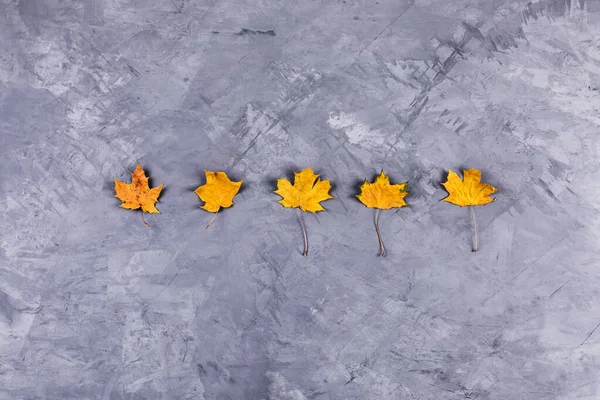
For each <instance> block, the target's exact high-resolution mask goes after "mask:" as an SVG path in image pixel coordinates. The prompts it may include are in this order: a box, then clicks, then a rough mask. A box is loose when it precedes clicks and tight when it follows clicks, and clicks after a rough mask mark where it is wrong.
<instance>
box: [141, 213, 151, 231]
mask: <svg viewBox="0 0 600 400" xmlns="http://www.w3.org/2000/svg"><path fill="white" fill-rule="evenodd" d="M142 222H143V223H144V225H146V226H147V227H148V228H150V224H149V223H147V222H146V220H145V219H144V212H143V211H142Z"/></svg>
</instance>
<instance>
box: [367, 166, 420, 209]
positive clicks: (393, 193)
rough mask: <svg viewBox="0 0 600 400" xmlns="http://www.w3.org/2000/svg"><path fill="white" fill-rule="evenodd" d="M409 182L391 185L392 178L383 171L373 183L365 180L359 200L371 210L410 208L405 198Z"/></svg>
mask: <svg viewBox="0 0 600 400" xmlns="http://www.w3.org/2000/svg"><path fill="white" fill-rule="evenodd" d="M406 185H407V182H404V183H399V184H396V185H391V184H390V178H389V177H388V176H387V175H386V174H385V173H384V172H383V170H381V174H379V176H378V177H377V178H376V179H375V182H373V183H371V182H369V181H367V180H366V179H365V182H364V183H363V184H362V185H361V186H360V194H359V195H357V196H356V197H358V200H360V202H361V203H363V204H364V205H365V206H367V207H370V208H379V209H381V210H389V209H390V208H396V207H405V206H408V204H406V202H405V201H404V197H405V196H406V195H407V194H408V192H407V191H406Z"/></svg>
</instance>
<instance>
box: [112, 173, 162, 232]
mask: <svg viewBox="0 0 600 400" xmlns="http://www.w3.org/2000/svg"><path fill="white" fill-rule="evenodd" d="M163 186H164V185H160V186H157V187H155V188H152V189H150V186H148V177H147V176H146V173H145V172H144V170H143V169H142V166H141V165H140V163H138V165H137V168H136V169H135V171H133V173H132V174H131V183H125V182H121V181H118V180H116V179H115V192H116V194H115V197H116V198H118V199H119V200H121V201H122V202H123V203H121V207H123V208H127V209H129V210H137V209H138V208H141V209H142V211H143V212H147V213H150V214H157V213H160V211H158V209H157V208H156V206H155V203H156V202H157V201H158V196H160V192H161V190H162V188H163ZM143 219H144V214H142V220H143ZM144 224H146V226H150V225H149V224H148V223H147V222H146V221H144Z"/></svg>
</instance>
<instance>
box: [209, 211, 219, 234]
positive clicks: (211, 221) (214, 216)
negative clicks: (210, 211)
mask: <svg viewBox="0 0 600 400" xmlns="http://www.w3.org/2000/svg"><path fill="white" fill-rule="evenodd" d="M219 210H220V208H219ZM219 210H217V212H216V213H215V215H213V217H212V219H211V220H210V222H209V223H208V225H206V229H208V227H209V226H210V224H212V223H213V221H214V220H215V218H217V214H218V213H219Z"/></svg>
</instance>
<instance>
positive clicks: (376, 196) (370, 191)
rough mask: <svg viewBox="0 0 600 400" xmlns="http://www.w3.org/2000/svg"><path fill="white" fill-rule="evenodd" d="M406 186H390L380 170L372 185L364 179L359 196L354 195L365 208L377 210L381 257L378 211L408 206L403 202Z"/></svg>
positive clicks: (376, 227) (382, 248)
mask: <svg viewBox="0 0 600 400" xmlns="http://www.w3.org/2000/svg"><path fill="white" fill-rule="evenodd" d="M406 185H407V182H404V183H400V184H395V185H391V184H390V178H389V177H388V176H387V175H386V174H385V172H383V170H381V174H379V176H378V177H377V178H376V179H375V182H374V183H371V182H369V181H367V180H366V179H365V181H364V183H363V184H362V185H361V187H360V194H358V195H356V197H358V200H360V202H361V203H363V204H364V205H365V206H367V207H369V208H376V209H377V211H376V212H375V230H376V231H377V238H378V239H379V247H380V248H381V253H380V255H381V256H385V247H384V245H383V240H381V233H380V232H379V211H381V210H389V209H390V208H399V207H406V206H408V204H406V202H405V201H404V197H406V195H407V194H408V192H407V191H406Z"/></svg>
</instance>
